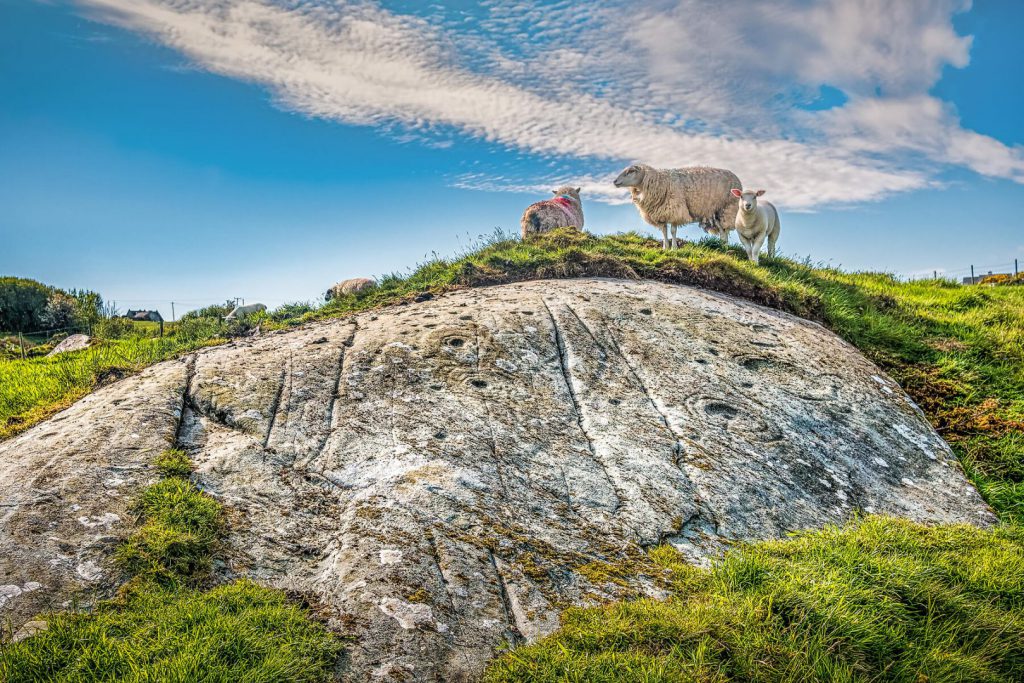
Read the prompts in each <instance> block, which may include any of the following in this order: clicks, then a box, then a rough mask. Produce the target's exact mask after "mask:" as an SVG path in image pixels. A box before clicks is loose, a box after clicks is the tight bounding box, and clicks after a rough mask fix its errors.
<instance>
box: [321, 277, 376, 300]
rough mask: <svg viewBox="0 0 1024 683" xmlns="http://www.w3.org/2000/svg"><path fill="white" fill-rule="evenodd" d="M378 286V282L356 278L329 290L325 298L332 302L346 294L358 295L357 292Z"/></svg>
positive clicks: (343, 281)
mask: <svg viewBox="0 0 1024 683" xmlns="http://www.w3.org/2000/svg"><path fill="white" fill-rule="evenodd" d="M376 286H377V281H376V280H373V279H371V278H368V277H354V278H351V279H349V280H342V281H341V282H339V283H338V284H336V285H334V286H333V287H331V288H330V289H328V290H327V293H326V294H325V295H324V298H325V299H327V300H328V301H330V300H331V299H337V298H338V297H341V296H345V295H346V294H356V293H357V292H361V291H363V290H365V289H370V288H372V287H376Z"/></svg>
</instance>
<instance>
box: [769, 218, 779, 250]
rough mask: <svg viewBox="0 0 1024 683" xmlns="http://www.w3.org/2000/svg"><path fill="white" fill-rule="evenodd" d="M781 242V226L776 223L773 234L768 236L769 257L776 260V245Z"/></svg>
mask: <svg viewBox="0 0 1024 683" xmlns="http://www.w3.org/2000/svg"><path fill="white" fill-rule="evenodd" d="M778 241H779V226H778V224H777V223H776V225H775V229H774V230H772V234H771V235H769V236H768V255H769V256H770V257H772V258H775V243H776V242H778Z"/></svg>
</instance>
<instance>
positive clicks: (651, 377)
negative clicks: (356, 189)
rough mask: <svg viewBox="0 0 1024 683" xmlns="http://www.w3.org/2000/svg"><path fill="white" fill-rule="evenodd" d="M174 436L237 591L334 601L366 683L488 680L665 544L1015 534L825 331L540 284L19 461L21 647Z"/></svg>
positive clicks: (2, 459)
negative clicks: (906, 533) (508, 648)
mask: <svg viewBox="0 0 1024 683" xmlns="http://www.w3.org/2000/svg"><path fill="white" fill-rule="evenodd" d="M130 434H136V435H137V436H136V438H129V435H130ZM171 443H176V444H177V445H179V446H180V447H182V448H184V449H186V450H187V451H188V454H189V456H190V458H191V461H192V463H193V465H194V468H195V471H194V473H193V479H194V481H195V482H196V483H197V484H198V485H199V486H200V487H201V488H202V489H203V490H204V491H205V492H207V493H209V494H210V495H213V496H215V497H216V498H217V499H218V500H219V501H221V502H222V503H223V504H224V505H225V506H227V507H228V508H229V509H230V510H231V515H232V523H231V525H230V533H229V536H228V555H229V557H230V561H229V562H226V563H225V564H224V566H223V567H222V568H221V570H220V571H221V574H222V577H223V578H235V577H239V576H244V577H248V578H251V579H254V580H256V581H258V582H261V583H266V584H269V585H272V586H277V587H281V588H288V589H295V590H297V591H300V592H301V593H302V594H303V595H308V596H316V597H317V598H318V599H319V600H320V601H321V602H322V603H323V604H324V605H325V606H326V607H328V608H329V610H328V612H329V613H331V614H334V615H335V617H334V618H335V620H336V622H337V623H338V624H344V626H345V630H346V632H351V633H354V634H355V635H356V639H355V640H354V642H353V643H352V646H351V647H350V649H349V653H348V657H347V664H346V666H347V667H348V668H347V674H346V675H347V676H349V677H350V678H351V679H353V680H362V679H364V678H366V677H367V676H369V675H371V674H372V673H373V672H392V673H395V672H400V673H401V675H404V676H407V677H411V678H413V679H416V680H433V679H435V678H438V677H439V678H442V679H445V680H459V679H465V678H469V679H472V678H475V677H477V676H478V675H479V674H480V672H481V671H482V670H483V667H484V665H485V664H486V662H487V660H488V659H489V658H490V657H491V656H492V654H493V653H494V652H495V651H496V649H497V648H499V647H500V646H502V645H503V644H512V645H515V644H518V643H521V642H524V641H529V640H533V639H536V638H538V637H540V636H543V635H545V634H547V633H550V632H551V631H552V630H554V629H555V628H557V626H558V614H559V613H560V611H561V610H562V609H563V608H564V607H565V606H566V605H571V604H588V603H592V602H595V601H600V600H605V599H608V598H612V597H616V596H617V595H622V594H625V593H626V592H641V593H647V594H651V595H657V594H658V588H657V586H656V585H654V584H652V583H645V582H643V581H635V580H631V579H626V578H624V577H623V575H622V574H621V573H619V572H616V571H615V569H614V567H615V566H616V564H617V563H619V562H622V561H623V560H631V559H634V558H637V557H640V556H642V549H643V548H645V547H648V546H652V545H655V544H658V543H671V544H672V545H673V546H675V547H676V548H678V549H679V550H681V551H682V552H683V553H684V554H685V555H686V556H687V557H688V558H689V560H690V561H692V562H695V563H706V562H708V561H709V560H710V559H712V558H714V557H716V556H717V555H718V554H719V553H721V552H722V551H723V550H724V549H725V548H727V547H728V546H729V545H730V544H731V543H733V542H736V541H747V540H759V539H771V538H779V537H782V536H784V535H785V534H786V533H788V532H790V531H794V530H799V529H808V528H818V527H821V526H823V525H825V524H827V523H833V522H842V521H844V520H845V519H847V518H849V517H850V516H851V515H854V514H856V513H858V512H864V513H884V514H890V515H897V516H903V517H907V518H910V519H913V520H917V521H923V522H970V523H973V524H978V525H988V524H991V523H992V522H994V520H995V518H994V516H993V515H992V513H991V512H990V511H989V510H988V508H987V506H986V505H985V504H984V502H983V501H982V500H981V498H980V496H979V495H978V493H977V491H976V490H975V489H974V488H973V487H972V486H971V485H970V484H969V483H968V481H967V480H966V478H965V477H964V475H963V473H962V472H961V470H960V467H959V465H958V463H957V462H956V460H955V458H954V457H953V455H952V453H951V452H950V450H949V448H948V446H947V445H946V444H945V443H944V442H943V441H942V440H941V438H939V436H938V435H937V434H936V433H935V432H934V430H933V429H932V428H931V427H930V426H929V424H928V423H927V421H926V420H925V419H924V417H923V416H922V414H921V412H920V411H919V410H918V409H917V407H916V406H914V404H913V403H912V402H911V401H910V399H909V398H908V397H907V396H906V395H905V394H904V393H903V392H902V390H901V389H900V387H899V386H898V385H897V384H896V383H895V382H893V381H892V380H890V379H889V378H887V377H886V376H885V375H884V373H882V372H881V371H880V370H879V369H878V368H877V367H875V366H874V365H873V364H872V363H870V362H869V361H867V360H866V359H865V358H864V357H863V356H861V355H860V354H859V353H858V352H857V351H856V350H855V349H853V348H852V347H850V346H849V345H848V344H846V343H845V342H843V341H841V340H840V339H839V338H838V337H836V336H835V335H833V334H831V333H830V332H828V331H827V330H825V329H824V328H822V327H820V326H819V325H816V324H814V323H810V322H807V321H804V320H800V319H798V318H794V317H792V316H790V315H787V314H783V313H779V312H777V311H772V310H768V309H765V308H762V307H759V306H756V305H753V304H749V303H746V302H742V301H739V300H736V299H733V298H730V297H727V296H724V295H718V294H712V293H708V292H705V291H701V290H697V289H693V288H689V287H682V286H675V285H668V284H658V283H652V282H636V281H618V280H604V279H580V280H560V281H539V282H529V283H522V284H513V285H503V286H499V287H492V288H481V289H473V290H466V291H461V292H456V293H452V294H448V295H445V296H442V297H437V298H434V299H432V300H427V301H423V302H422V303H416V304H409V305H404V306H397V307H392V308H389V309H385V310H381V311H378V312H376V313H374V314H372V315H371V314H360V315H356V316H353V317H351V318H347V319H341V320H334V321H329V322H324V323H316V324H313V325H310V326H307V327H304V328H301V329H298V330H295V331H290V332H278V333H271V334H267V335H264V336H261V337H259V338H254V339H246V340H241V341H236V342H233V343H231V344H228V345H225V346H221V347H216V348H210V349H206V350H203V351H200V352H198V353H196V354H195V355H194V356H191V357H190V358H189V359H187V360H186V361H171V362H167V363H163V364H160V365H158V366H155V367H153V368H151V369H149V370H147V371H146V372H144V373H143V374H141V375H139V376H137V377H133V378H129V379H126V380H124V381H121V382H118V383H116V384H114V385H111V386H109V387H106V388H104V389H101V390H100V391H98V392H97V393H95V394H93V395H92V396H90V397H88V398H86V399H84V400H83V401H81V402H79V403H78V404H76V405H75V406H73V407H72V408H70V409H69V410H67V411H65V412H64V413H62V414H60V415H58V416H57V417H55V418H53V419H52V420H50V421H48V422H46V423H43V424H41V425H39V426H37V427H36V428H34V429H33V430H31V431H29V432H26V433H25V434H23V435H21V436H19V437H17V438H15V439H12V440H10V441H8V442H5V443H3V444H0V475H2V476H0V494H2V498H3V499H4V500H5V501H11V502H12V504H11V505H10V506H9V507H7V508H5V509H4V511H3V517H0V582H2V583H5V584H11V585H14V584H17V585H19V586H22V585H25V582H27V581H36V582H38V583H41V584H42V586H43V589H41V590H39V591H36V592H33V593H29V594H19V595H17V596H14V597H12V598H10V599H9V600H8V602H7V603H6V605H5V606H0V610H3V613H4V615H5V616H11V617H12V621H13V623H14V624H15V626H18V625H19V624H21V623H25V622H26V621H28V620H29V619H30V618H31V617H32V616H33V615H34V614H35V613H36V612H38V611H39V609H40V608H41V607H42V606H43V605H44V603H43V602H41V601H40V600H38V599H37V598H35V597H33V596H36V595H39V594H45V595H47V596H48V598H49V599H50V600H51V601H52V600H57V601H58V602H59V600H61V599H67V598H66V597H62V596H68V595H71V594H73V593H75V592H76V591H80V590H83V589H85V590H98V591H102V590H104V588H105V584H104V583H103V581H104V580H105V579H104V578H100V577H97V578H95V579H89V578H88V577H85V576H82V575H81V572H76V571H75V567H76V566H83V564H84V563H85V562H89V563H92V565H90V566H94V567H95V568H96V569H97V570H100V571H102V570H103V568H104V567H109V563H110V551H111V550H112V544H111V543H110V541H109V539H110V538H112V537H113V536H116V534H117V533H118V531H119V529H120V528H121V527H122V526H123V525H124V523H123V520H127V519H130V515H129V514H128V511H127V509H126V505H125V502H124V501H123V500H122V493H121V492H122V491H130V490H132V487H138V486H140V485H141V484H143V483H144V482H145V481H146V480H147V479H148V478H152V477H153V476H155V474H154V471H153V468H152V465H151V462H152V460H153V457H154V456H155V454H156V453H158V452H160V451H162V450H163V449H165V448H166V447H167V446H168V445H169V444H171ZM114 475H116V476H117V477H118V478H120V479H122V480H123V483H122V484H120V485H118V486H116V487H109V486H104V485H103V483H102V482H103V481H105V480H108V479H110V478H111V477H112V476H114ZM72 508H74V510H72ZM81 519H85V520H87V522H88V523H84V522H80V521H79V520H81ZM104 539H108V540H104ZM101 576H105V575H101ZM49 604H52V602H51V603H49Z"/></svg>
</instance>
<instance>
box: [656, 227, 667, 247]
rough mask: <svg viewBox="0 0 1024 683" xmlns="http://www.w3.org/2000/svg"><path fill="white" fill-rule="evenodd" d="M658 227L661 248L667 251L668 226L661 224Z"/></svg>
mask: <svg viewBox="0 0 1024 683" xmlns="http://www.w3.org/2000/svg"><path fill="white" fill-rule="evenodd" d="M658 227H659V228H661V248H662V249H663V250H665V251H668V225H665V224H662V225H659V226H658Z"/></svg>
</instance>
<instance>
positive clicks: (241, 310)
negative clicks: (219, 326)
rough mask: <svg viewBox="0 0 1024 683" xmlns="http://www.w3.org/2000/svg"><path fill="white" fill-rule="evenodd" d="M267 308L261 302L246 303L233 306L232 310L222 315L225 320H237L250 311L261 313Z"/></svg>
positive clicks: (250, 312)
mask: <svg viewBox="0 0 1024 683" xmlns="http://www.w3.org/2000/svg"><path fill="white" fill-rule="evenodd" d="M265 310H267V307H266V306H264V305H263V304H246V305H245V306H235V308H234V310H232V311H231V312H230V313H228V314H227V315H226V316H224V319H225V320H237V319H238V318H241V317H243V316H246V315H250V314H252V313H262V312H263V311H265Z"/></svg>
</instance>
